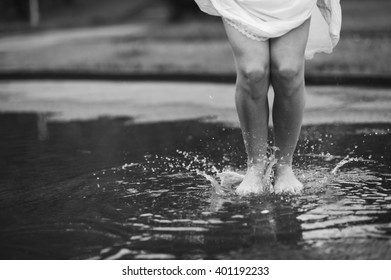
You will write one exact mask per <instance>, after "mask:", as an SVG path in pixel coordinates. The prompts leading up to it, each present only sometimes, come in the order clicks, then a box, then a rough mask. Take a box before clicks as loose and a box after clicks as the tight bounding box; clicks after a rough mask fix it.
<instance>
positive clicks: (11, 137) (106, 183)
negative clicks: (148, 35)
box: [0, 114, 391, 259]
mask: <svg viewBox="0 0 391 280" xmlns="http://www.w3.org/2000/svg"><path fill="white" fill-rule="evenodd" d="M0 127H1V128H2V131H3V133H2V134H1V135H0V158H1V160H0V223H1V228H0V242H1V244H0V247H1V251H0V252H1V253H0V254H1V258H3V259H233V258H237V259H309V258H310V259H341V258H342V259H346V258H349V259H360V258H365V259H368V258H370V259H376V258H381V259H388V258H390V257H391V170H390V163H391V153H390V150H391V129H390V128H391V126H390V125H388V124H365V125H359V124H356V125H343V124H335V125H316V126H315V125H314V126H306V127H304V128H303V130H302V134H301V138H300V142H299V148H298V150H297V152H298V156H297V157H296V159H295V166H296V170H297V173H298V176H299V178H300V179H301V180H302V182H303V183H304V185H305V190H304V193H303V194H302V195H300V196H289V195H282V196H281V195H274V194H268V195H262V196H258V197H249V198H238V197H236V196H235V195H233V194H232V189H231V191H230V190H228V191H227V189H225V190H224V189H222V188H219V186H220V184H219V183H220V180H221V173H222V172H223V171H225V173H224V174H225V175H226V176H228V175H232V176H231V177H230V178H231V180H232V182H233V185H234V183H235V178H236V179H237V178H238V176H239V177H240V174H242V173H243V170H244V166H243V164H244V163H245V152H244V148H243V144H242V138H241V134H240V130H239V129H237V128H232V127H225V126H224V125H222V124H219V123H211V122H204V121H202V120H192V121H180V122H165V123H149V124H135V123H132V122H131V121H129V119H128V118H115V119H110V118H101V119H97V120H93V121H71V122H54V121H51V122H48V121H47V116H46V115H44V114H1V115H0ZM238 174H239V175H238ZM219 175H220V176H219Z"/></svg>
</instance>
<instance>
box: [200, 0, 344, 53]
mask: <svg viewBox="0 0 391 280" xmlns="http://www.w3.org/2000/svg"><path fill="white" fill-rule="evenodd" d="M195 1H196V3H197V4H198V6H199V7H200V9H201V10H202V11H204V12H206V13H208V14H211V15H214V16H221V17H222V18H223V20H224V21H225V22H226V23H228V24H229V25H231V26H233V27H234V28H235V29H237V30H238V31H239V32H241V33H242V34H244V35H245V36H247V37H248V38H250V39H252V40H256V41H264V40H267V39H269V38H276V37H280V36H282V35H284V34H286V33H288V32H289V31H290V30H292V29H294V28H296V27H298V26H300V25H301V24H302V23H304V21H306V20H307V19H308V18H310V17H311V25H310V33H309V37H308V43H307V47H306V52H305V56H306V58H307V59H310V58H312V57H313V56H314V54H315V53H317V52H327V53H331V52H332V50H333V48H334V47H335V46H336V44H337V43H338V41H339V33H340V29H341V22H342V19H341V18H342V16H341V6H340V0H195Z"/></svg>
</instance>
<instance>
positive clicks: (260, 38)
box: [223, 17, 268, 42]
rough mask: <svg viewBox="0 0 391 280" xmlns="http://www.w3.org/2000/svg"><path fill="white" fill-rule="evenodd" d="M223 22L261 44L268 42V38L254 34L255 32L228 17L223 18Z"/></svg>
mask: <svg viewBox="0 0 391 280" xmlns="http://www.w3.org/2000/svg"><path fill="white" fill-rule="evenodd" d="M223 20H224V21H225V22H226V23H227V24H229V25H230V26H232V27H233V28H235V29H236V30H237V31H239V32H240V33H242V34H243V35H244V36H246V37H247V38H249V39H251V40H254V41H258V42H260V41H266V40H267V39H268V38H267V37H263V36H260V35H257V34H254V32H252V31H250V30H249V28H248V27H247V26H246V25H245V24H243V23H241V22H238V21H236V20H232V19H229V18H226V17H223Z"/></svg>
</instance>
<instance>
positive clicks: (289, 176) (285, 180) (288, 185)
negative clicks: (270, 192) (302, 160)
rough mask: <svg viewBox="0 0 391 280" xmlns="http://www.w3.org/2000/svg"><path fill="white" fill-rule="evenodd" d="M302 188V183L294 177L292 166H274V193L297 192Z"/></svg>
mask: <svg viewBox="0 0 391 280" xmlns="http://www.w3.org/2000/svg"><path fill="white" fill-rule="evenodd" d="M302 189H303V184H302V183H301V182H300V181H299V180H298V179H297V178H296V176H295V174H294V173H293V170H292V166H290V165H279V164H277V166H276V171H275V180H274V192H275V193H299V192H300V191H301V190H302Z"/></svg>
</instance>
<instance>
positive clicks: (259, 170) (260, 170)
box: [235, 165, 266, 196]
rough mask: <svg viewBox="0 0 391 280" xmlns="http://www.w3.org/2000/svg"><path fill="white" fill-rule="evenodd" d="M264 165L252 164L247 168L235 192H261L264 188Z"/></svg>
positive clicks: (246, 193)
mask: <svg viewBox="0 0 391 280" xmlns="http://www.w3.org/2000/svg"><path fill="white" fill-rule="evenodd" d="M264 171H265V166H264V165H261V166H256V165H253V166H251V167H249V168H248V169H247V173H246V175H245V176H244V179H243V181H242V182H241V183H240V185H239V186H238V187H237V189H236V191H235V192H236V194H238V195H240V196H245V195H250V194H261V193H264V192H265V191H266V190H265V182H264V180H263V177H264Z"/></svg>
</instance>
